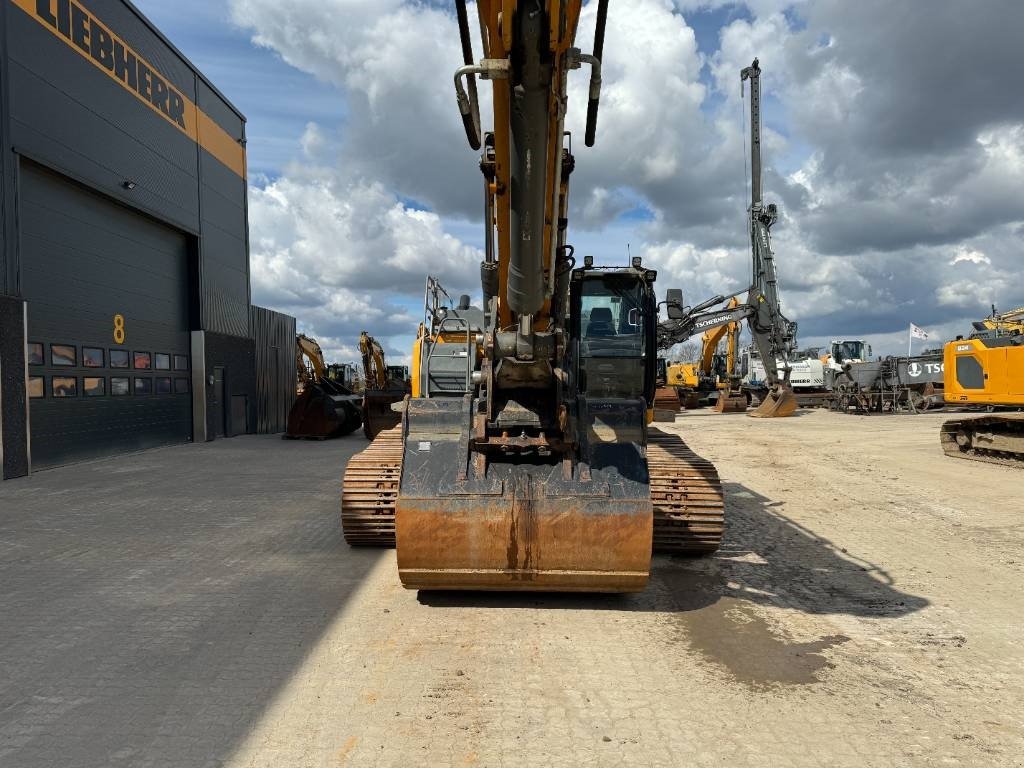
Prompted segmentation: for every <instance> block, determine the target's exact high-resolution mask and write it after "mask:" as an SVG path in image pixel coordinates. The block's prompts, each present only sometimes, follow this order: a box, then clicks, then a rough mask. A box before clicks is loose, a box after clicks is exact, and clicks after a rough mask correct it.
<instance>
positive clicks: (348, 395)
mask: <svg viewBox="0 0 1024 768" xmlns="http://www.w3.org/2000/svg"><path fill="white" fill-rule="evenodd" d="M307 361H308V364H307ZM295 370H296V374H297V377H298V390H299V392H298V396H297V397H296V398H295V402H294V403H293V404H292V407H291V409H290V410H289V411H288V428H287V430H286V431H285V434H284V436H285V437H286V438H289V439H297V438H308V439H313V440H324V439H326V438H329V437H339V436H341V435H347V434H349V433H351V432H354V431H355V430H357V429H359V425H360V423H362V415H361V414H360V410H359V399H360V398H359V396H358V395H356V394H353V392H352V390H350V389H348V388H347V387H346V386H344V385H343V384H342V383H341V382H339V381H336V380H334V379H332V378H331V377H330V376H328V368H327V364H326V363H325V362H324V353H323V351H322V350H321V349H320V344H319V343H317V341H316V339H314V338H311V337H309V336H306V335H305V334H302V333H300V334H299V335H298V336H296V337H295Z"/></svg>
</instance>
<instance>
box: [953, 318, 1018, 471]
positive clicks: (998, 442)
mask: <svg viewBox="0 0 1024 768" xmlns="http://www.w3.org/2000/svg"><path fill="white" fill-rule="evenodd" d="M943 369H944V376H943V379H944V383H943V392H944V398H945V401H946V403H948V404H950V405H961V406H964V405H967V406H983V407H985V408H987V409H989V410H990V411H991V412H990V413H988V414H986V415H984V416H965V417H961V418H955V419H950V420H949V421H947V422H945V423H944V424H943V425H942V428H941V430H940V432H939V440H940V443H941V445H942V449H943V451H945V453H946V455H948V456H955V457H958V458H965V459H974V460H976V461H986V462H989V463H992V464H1004V465H1008V466H1016V467H1022V466H1024V414H1020V413H996V412H995V411H996V409H998V408H1017V409H1019V408H1024V307H1019V308H1018V309H1014V310H1012V311H1010V312H1005V313H1003V314H997V313H996V309H995V307H993V308H992V314H991V315H990V316H989V317H987V318H985V319H984V320H981V321H979V322H976V323H974V332H973V333H972V334H971V335H970V337H969V338H967V339H964V338H963V337H958V338H957V339H956V340H955V341H950V342H948V343H947V344H946V345H945V347H944V348H943Z"/></svg>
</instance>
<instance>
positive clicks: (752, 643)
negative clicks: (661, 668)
mask: <svg viewBox="0 0 1024 768" xmlns="http://www.w3.org/2000/svg"><path fill="white" fill-rule="evenodd" d="M659 575H661V576H666V575H667V574H666V573H662V574H659ZM674 576H675V578H669V579H665V581H666V582H668V583H669V584H670V585H671V588H672V589H673V592H674V597H675V598H676V601H677V606H678V609H680V610H679V612H678V613H675V614H673V616H672V621H673V623H674V624H675V625H676V626H677V627H678V628H679V629H680V630H681V637H680V640H681V641H683V642H685V643H686V644H687V645H689V646H690V648H691V649H693V650H694V651H696V652H698V653H699V654H700V655H701V656H703V657H704V659H706V660H707V661H709V662H711V663H713V664H715V665H716V666H719V667H722V668H724V669H725V670H726V671H728V672H729V674H730V675H731V676H732V677H734V678H735V679H736V680H737V681H738V682H740V683H743V684H744V685H747V686H749V687H751V688H771V687H775V686H781V685H809V684H811V683H816V682H819V681H820V679H821V678H820V677H819V673H821V672H822V671H823V670H828V669H832V668H833V667H834V666H835V665H834V664H832V663H831V662H829V660H828V659H826V658H825V656H824V655H822V652H823V651H826V650H828V649H829V648H833V647H835V646H837V645H840V644H842V643H845V642H847V641H848V640H849V639H850V638H848V637H846V636H845V635H829V636H827V637H823V638H821V639H820V640H817V641H814V642H809V643H798V642H794V641H793V639H792V638H791V637H789V635H788V634H787V633H786V632H785V631H784V630H780V629H778V628H776V627H774V626H773V625H771V624H770V623H769V622H767V621H766V620H765V619H764V618H763V617H762V616H760V615H759V614H758V613H757V611H756V610H755V608H754V607H753V606H752V605H751V604H750V603H749V602H747V601H746V600H742V599H739V598H735V597H729V596H725V595H722V594H721V589H722V581H721V577H720V576H719V575H712V574H708V573H692V572H691V573H683V574H680V573H678V572H677V573H676V574H675V575H674ZM680 577H682V578H680Z"/></svg>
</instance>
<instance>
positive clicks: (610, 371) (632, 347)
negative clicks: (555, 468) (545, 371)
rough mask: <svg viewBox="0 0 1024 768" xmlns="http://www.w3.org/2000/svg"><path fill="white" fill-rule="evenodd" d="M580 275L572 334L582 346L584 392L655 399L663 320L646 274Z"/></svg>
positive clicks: (573, 295) (574, 286) (573, 297)
mask: <svg viewBox="0 0 1024 768" xmlns="http://www.w3.org/2000/svg"><path fill="white" fill-rule="evenodd" d="M576 273H577V274H576V275H574V280H573V282H572V283H571V284H570V305H571V307H572V317H571V318H570V322H571V330H570V338H572V339H573V340H574V341H575V344H576V345H577V346H576V350H577V354H576V360H577V369H576V370H577V389H578V392H579V394H581V395H585V396H587V397H589V398H605V397H609V398H629V399H642V400H644V401H645V402H646V403H653V401H654V388H655V383H656V380H657V355H656V354H654V349H655V333H656V330H657V321H658V318H657V308H656V306H655V302H654V298H653V296H654V293H653V290H652V286H651V285H650V283H648V282H647V280H646V278H645V277H644V272H640V271H637V270H634V269H629V270H621V271H608V272H593V273H589V274H588V270H586V269H580V270H576ZM651 274H654V273H653V272H652V273H651ZM652 282H653V280H652Z"/></svg>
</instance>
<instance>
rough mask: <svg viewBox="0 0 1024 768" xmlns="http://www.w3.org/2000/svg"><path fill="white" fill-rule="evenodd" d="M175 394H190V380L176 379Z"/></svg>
mask: <svg viewBox="0 0 1024 768" xmlns="http://www.w3.org/2000/svg"><path fill="white" fill-rule="evenodd" d="M174 394H176V395H187V394H188V379H175V380H174Z"/></svg>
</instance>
